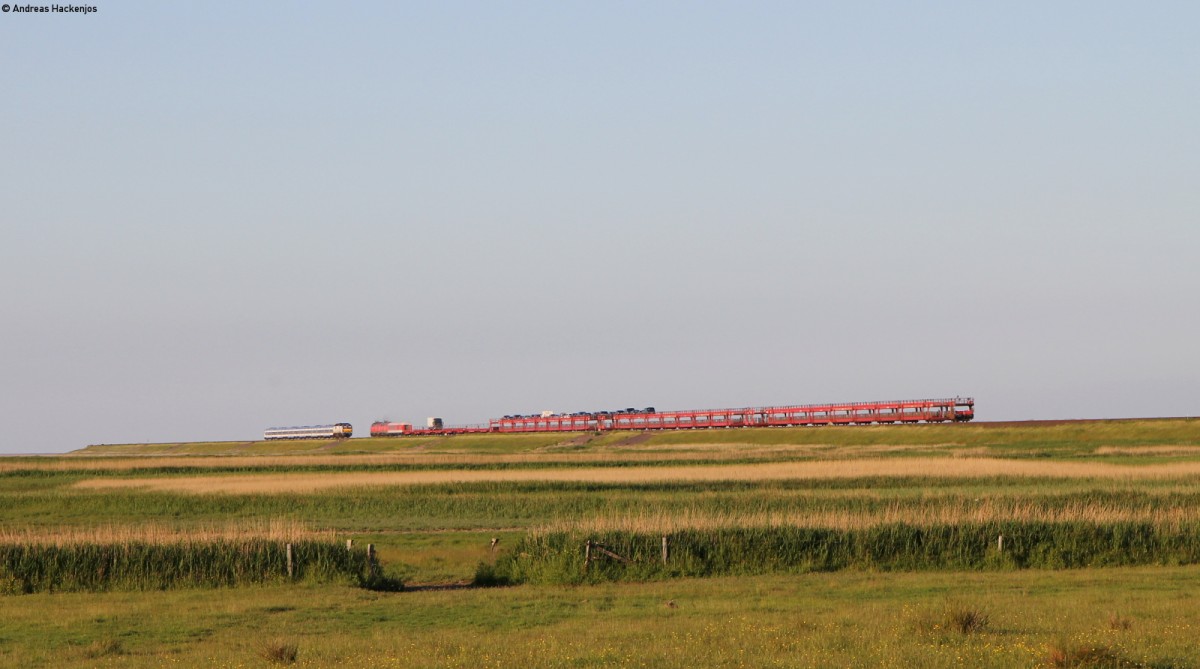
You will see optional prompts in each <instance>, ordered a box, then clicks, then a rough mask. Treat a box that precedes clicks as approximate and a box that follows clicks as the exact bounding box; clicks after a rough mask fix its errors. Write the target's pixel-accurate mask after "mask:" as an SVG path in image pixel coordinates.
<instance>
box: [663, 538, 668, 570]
mask: <svg viewBox="0 0 1200 669" xmlns="http://www.w3.org/2000/svg"><path fill="white" fill-rule="evenodd" d="M663 566H664V567H665V566H667V535H665V534H664V535H663Z"/></svg>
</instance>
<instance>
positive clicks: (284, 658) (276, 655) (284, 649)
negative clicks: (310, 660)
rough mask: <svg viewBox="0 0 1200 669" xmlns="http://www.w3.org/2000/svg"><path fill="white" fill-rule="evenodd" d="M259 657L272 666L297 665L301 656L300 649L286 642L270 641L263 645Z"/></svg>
mask: <svg viewBox="0 0 1200 669" xmlns="http://www.w3.org/2000/svg"><path fill="white" fill-rule="evenodd" d="M259 655H260V656H261V657H262V659H264V660H266V661H267V662H270V663H271V664H295V663H296V658H298V657H299V656H300V647H299V646H297V645H296V644H294V643H288V642H285V641H278V640H276V641H269V642H267V643H266V644H264V645H263V647H262V649H261V650H260V651H259Z"/></svg>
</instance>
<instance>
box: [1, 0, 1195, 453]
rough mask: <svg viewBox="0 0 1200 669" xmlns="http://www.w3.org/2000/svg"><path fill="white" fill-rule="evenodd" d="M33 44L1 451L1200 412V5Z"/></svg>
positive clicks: (353, 9)
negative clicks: (725, 411)
mask: <svg viewBox="0 0 1200 669" xmlns="http://www.w3.org/2000/svg"><path fill="white" fill-rule="evenodd" d="M90 1H91V2H92V3H94V4H92V5H91V6H94V7H95V8H96V11H95V12H92V13H89V14H78V13H76V14H54V13H20V12H7V13H0V102H2V104H0V424H3V425H5V426H6V429H5V432H4V434H3V435H2V436H0V453H61V452H66V451H70V450H73V449H77V448H82V447H84V446H87V445H89V444H101V443H129V442H164V441H208V440H252V439H256V438H260V437H261V433H262V430H263V429H265V428H267V427H271V426H283V425H311V424H322V423H331V422H337V421H348V422H351V423H353V424H354V426H355V431H356V433H357V434H359V435H362V434H365V433H366V432H367V430H368V428H369V425H370V423H371V421H373V420H376V419H389V420H402V421H409V422H423V421H424V419H425V417H426V416H440V417H443V418H444V419H445V420H446V422H447V423H453V424H461V423H479V422H485V421H486V420H487V419H489V418H492V417H499V416H501V415H504V414H511V413H533V412H536V411H541V410H557V411H583V410H598V409H613V408H624V407H627V406H636V407H642V406H655V407H657V408H658V409H660V410H668V409H692V408H695V409H700V408H719V407H742V406H759V405H781V404H799V403H816V402H835V401H851V400H890V399H908V398H928V397H953V396H971V397H974V398H975V399H976V412H977V418H978V419H979V420H1023V419H1065V418H1116V417H1141V416H1181V415H1187V416H1196V415H1200V346H1198V341H1200V340H1198V339H1197V334H1198V333H1200V308H1198V302H1200V298H1198V292H1200V263H1198V262H1197V258H1198V257H1200V121H1198V120H1197V119H1200V76H1197V73H1198V72H1200V40H1197V39H1195V26H1196V25H1198V24H1200V5H1198V4H1196V3H1191V2H1157V3H1124V2H1090V1H1089V2H1049V3H1048V2H1011V3H956V2H912V3H893V2H853V1H851V2H838V3H828V2H820V3H816V2H814V3H804V2H779V3H772V2H751V3H747V2H711V3H694V2H678V3H674V2H592V3H585V2H507V3H503V2H480V3H475V2H438V3H434V2H429V3H404V2H380V3H371V2H361V3H335V2H288V3H278V2H275V3H271V2H266V3H243V4H221V3H216V4H214V3H198V2H191V3H189V2H181V3H160V2H116V1H113V0H90Z"/></svg>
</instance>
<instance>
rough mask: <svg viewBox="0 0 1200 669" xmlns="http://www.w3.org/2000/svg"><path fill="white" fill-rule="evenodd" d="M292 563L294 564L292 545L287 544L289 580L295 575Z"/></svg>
mask: <svg viewBox="0 0 1200 669" xmlns="http://www.w3.org/2000/svg"><path fill="white" fill-rule="evenodd" d="M294 564H295V561H294V559H293V556H292V545H291V544H288V545H287V570H288V579H289V580H291V578H292V577H293V576H294V575H295V566H294Z"/></svg>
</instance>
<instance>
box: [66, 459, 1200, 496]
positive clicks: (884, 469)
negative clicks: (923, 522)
mask: <svg viewBox="0 0 1200 669" xmlns="http://www.w3.org/2000/svg"><path fill="white" fill-rule="evenodd" d="M471 462H478V460H477V459H476V458H472V459H471ZM1197 475H1200V462H1183V463H1171V464H1152V465H1117V464H1109V463H1090V462H1055V461H1051V462H1032V461H1026V460H1001V459H989V458H905V459H858V460H841V461H839V460H825V461H814V462H772V463H762V464H735V465H727V466H720V465H686V466H685V465H667V466H662V467H580V468H555V469H519V470H453V469H447V470H434V471H410V472H346V473H338V472H329V473H308V472H302V473H292V474H287V473H284V474H275V473H271V474H225V475H209V476H180V477H169V478H168V477H159V478H131V479H112V478H106V479H91V480H86V481H81V482H79V483H77V484H75V485H76V487H79V488H86V489H111V488H130V487H136V488H146V489H150V490H162V491H172V492H183V493H235V494H254V493H304V492H313V491H317V490H325V489H330V488H346V487H362V486H403V485H421V484H435V483H462V482H476V481H552V482H553V481H561V482H595V483H654V482H665V481H770V480H786V479H814V478H817V479H837V478H867V477H944V478H987V477H996V476H1016V477H1049V478H1089V479H1125V480H1134V479H1139V480H1145V479H1172V478H1181V477H1192V476H1197Z"/></svg>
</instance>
